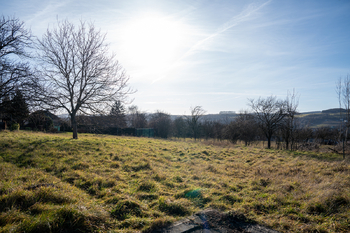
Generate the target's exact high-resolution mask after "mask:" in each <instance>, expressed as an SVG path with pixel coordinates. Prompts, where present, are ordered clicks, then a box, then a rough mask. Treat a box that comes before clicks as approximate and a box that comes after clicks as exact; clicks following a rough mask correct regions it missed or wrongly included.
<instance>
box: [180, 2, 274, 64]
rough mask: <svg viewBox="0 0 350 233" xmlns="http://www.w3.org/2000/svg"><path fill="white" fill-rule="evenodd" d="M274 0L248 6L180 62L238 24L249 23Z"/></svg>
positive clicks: (197, 44) (195, 46)
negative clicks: (255, 14)
mask: <svg viewBox="0 0 350 233" xmlns="http://www.w3.org/2000/svg"><path fill="white" fill-rule="evenodd" d="M271 1H272V0H269V1H267V2H265V3H263V4H261V5H257V4H255V3H252V4H250V5H248V7H246V9H244V10H243V11H242V12H241V13H240V14H238V15H237V16H234V17H232V18H231V19H230V20H229V21H227V22H226V23H224V24H223V25H221V26H220V27H219V28H218V29H217V31H216V32H214V33H213V34H211V35H209V36H208V37H206V38H204V39H202V40H200V41H198V42H197V43H196V44H195V45H193V46H192V47H191V48H190V49H189V50H188V51H187V52H186V53H185V54H184V55H183V56H182V57H181V58H180V59H179V60H182V59H184V58H186V57H188V56H189V55H191V54H192V53H193V52H194V51H196V50H200V49H203V48H201V46H203V45H204V44H205V43H206V42H207V41H209V40H210V39H212V38H214V37H216V36H218V35H220V34H222V33H224V32H225V31H227V30H229V29H230V28H232V27H234V26H237V25H238V24H240V23H242V22H245V21H248V20H250V19H251V17H252V16H253V15H254V13H256V12H257V11H259V10H260V9H262V8H263V7H264V6H266V5H268V4H269V3H270V2H271Z"/></svg>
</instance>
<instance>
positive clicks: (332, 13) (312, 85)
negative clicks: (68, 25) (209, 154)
mask: <svg viewBox="0 0 350 233" xmlns="http://www.w3.org/2000/svg"><path fill="white" fill-rule="evenodd" d="M0 6H1V8H0V14H2V15H4V16H15V17H17V18H19V19H20V20H22V21H24V22H25V26H26V27H27V28H29V29H30V30H31V31H32V33H33V34H34V35H35V36H36V37H38V38H39V39H40V38H41V37H42V35H43V34H44V33H45V31H46V30H47V28H54V27H55V26H56V25H57V21H60V20H66V19H67V20H68V21H70V22H73V23H77V24H78V23H79V21H80V20H82V21H87V22H92V23H93V24H94V25H95V26H96V27H97V28H100V30H101V32H103V33H106V40H107V42H108V43H109V44H110V50H111V53H114V54H115V55H116V58H117V59H118V61H119V63H120V64H121V65H122V66H123V67H124V68H125V70H126V72H127V73H128V75H129V76H130V82H129V84H130V87H132V88H133V89H134V90H137V92H136V93H135V94H133V95H132V96H130V100H131V99H133V102H132V104H133V105H137V106H138V107H139V109H140V110H142V111H145V112H155V111H157V110H160V111H164V112H167V113H169V114H177V115H182V114H189V112H190V108H191V107H194V106H202V108H203V109H204V110H206V112H207V113H208V114H217V113H219V112H220V111H236V112H239V111H242V110H249V106H248V102H249V101H248V99H257V98H259V97H261V98H266V97H268V96H271V95H273V96H277V97H278V98H281V99H284V98H286V96H287V93H288V92H293V90H295V92H296V93H297V94H298V95H299V107H298V110H299V111H300V112H308V111H321V110H325V109H329V108H337V107H338V106H339V105H338V99H337V94H336V91H335V87H336V82H337V80H338V79H339V78H345V77H346V76H347V75H350V40H349V39H350V14H349V12H350V1H348V0H328V1H323V0H284V1H280V0H268V1H267V0H245V1H239V0H98V1H97V0H84V1H83V0H60V1H56V0H11V1H9V0H0Z"/></svg>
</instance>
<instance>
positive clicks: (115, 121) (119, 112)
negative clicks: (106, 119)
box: [109, 100, 126, 128]
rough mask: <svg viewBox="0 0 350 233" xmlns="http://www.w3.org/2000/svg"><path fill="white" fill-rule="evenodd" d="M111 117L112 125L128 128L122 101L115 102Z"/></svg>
mask: <svg viewBox="0 0 350 233" xmlns="http://www.w3.org/2000/svg"><path fill="white" fill-rule="evenodd" d="M109 116H110V118H111V120H112V125H115V126H117V127H120V128H123V127H125V126H126V119H125V107H124V105H123V103H122V102H121V101H120V100H117V101H115V103H114V105H113V106H112V108H111V111H110V113H109Z"/></svg>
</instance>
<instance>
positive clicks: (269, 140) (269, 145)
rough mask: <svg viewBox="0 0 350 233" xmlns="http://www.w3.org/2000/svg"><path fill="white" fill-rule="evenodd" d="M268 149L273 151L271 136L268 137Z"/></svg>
mask: <svg viewBox="0 0 350 233" xmlns="http://www.w3.org/2000/svg"><path fill="white" fill-rule="evenodd" d="M267 149H271V136H268V137H267Z"/></svg>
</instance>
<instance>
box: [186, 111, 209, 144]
mask: <svg viewBox="0 0 350 233" xmlns="http://www.w3.org/2000/svg"><path fill="white" fill-rule="evenodd" d="M190 109H191V115H190V116H186V119H187V124H188V127H189V130H190V132H191V135H192V136H193V138H194V139H195V140H196V139H197V138H198V137H199V132H200V122H199V119H200V118H201V117H202V116H203V115H204V114H205V110H204V109H203V108H202V106H195V107H194V108H192V107H191V108H190Z"/></svg>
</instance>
